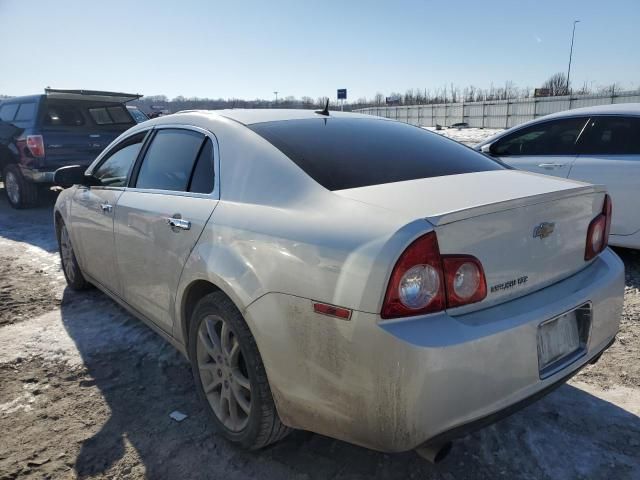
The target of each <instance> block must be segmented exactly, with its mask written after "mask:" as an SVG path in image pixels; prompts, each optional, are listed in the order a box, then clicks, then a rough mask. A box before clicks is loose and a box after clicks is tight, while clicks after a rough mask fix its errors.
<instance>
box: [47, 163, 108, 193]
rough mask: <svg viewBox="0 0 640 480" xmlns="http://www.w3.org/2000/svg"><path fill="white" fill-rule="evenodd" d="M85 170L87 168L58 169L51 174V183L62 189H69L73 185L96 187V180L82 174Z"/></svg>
mask: <svg viewBox="0 0 640 480" xmlns="http://www.w3.org/2000/svg"><path fill="white" fill-rule="evenodd" d="M86 169H87V167H81V166H80V165H70V166H68V167H62V168H59V169H57V170H56V171H55V173H54V174H53V183H54V184H55V185H58V186H60V187H62V188H69V187H72V186H74V185H85V186H87V187H90V186H92V185H98V184H99V182H98V180H97V179H96V178H94V177H92V176H90V175H85V174H84V172H85V170H86Z"/></svg>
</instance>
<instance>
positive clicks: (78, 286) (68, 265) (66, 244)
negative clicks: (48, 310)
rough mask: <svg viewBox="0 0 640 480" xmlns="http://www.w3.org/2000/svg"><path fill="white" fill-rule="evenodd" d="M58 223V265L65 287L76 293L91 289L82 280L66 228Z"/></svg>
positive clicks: (62, 223) (82, 276)
mask: <svg viewBox="0 0 640 480" xmlns="http://www.w3.org/2000/svg"><path fill="white" fill-rule="evenodd" d="M60 222H61V223H60V227H59V229H58V251H59V252H60V263H61V265H62V272H63V273H64V278H65V279H66V280H67V285H69V288H71V290H76V291H79V290H86V289H88V288H91V284H90V283H89V282H87V280H86V279H85V278H84V275H83V274H82V270H80V265H78V260H77V259H76V255H75V252H74V251H73V245H71V239H70V238H69V231H68V230H67V226H66V225H65V224H64V222H62V220H60Z"/></svg>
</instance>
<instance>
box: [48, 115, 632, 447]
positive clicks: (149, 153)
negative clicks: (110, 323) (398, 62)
mask: <svg viewBox="0 0 640 480" xmlns="http://www.w3.org/2000/svg"><path fill="white" fill-rule="evenodd" d="M55 179H56V182H57V183H58V184H60V185H62V186H65V187H68V188H66V190H64V191H63V192H62V193H61V194H60V196H59V197H58V200H57V202H56V206H55V225H56V232H57V236H58V239H59V245H60V253H61V257H62V265H63V270H64V272H65V275H66V277H67V281H68V284H69V286H70V287H71V288H75V289H82V288H86V287H87V286H89V284H93V285H95V286H97V287H99V288H100V289H101V290H103V291H104V292H105V293H107V294H108V295H110V296H111V297H112V298H113V299H115V300H116V301H117V302H119V303H120V304H122V305H124V306H125V307H126V308H128V309H129V310H130V311H131V312H133V314H135V315H136V316H138V317H139V318H140V319H142V320H143V321H145V322H147V323H148V324H149V325H150V326H151V327H152V328H154V329H155V330H156V331H157V332H159V333H160V334H161V335H163V336H164V337H165V338H166V339H167V340H169V341H170V342H171V343H172V344H173V345H175V346H176V347H177V348H178V349H179V350H180V351H181V352H183V353H184V354H185V356H186V357H187V358H188V359H189V360H190V362H191V364H192V370H193V377H194V381H195V385H196V389H197V391H198V393H199V395H200V397H201V398H202V400H203V401H204V403H205V405H207V408H208V411H209V412H210V413H211V418H212V421H213V422H214V424H215V425H216V426H217V427H218V429H219V430H220V432H222V434H223V435H225V436H226V437H227V438H228V439H230V440H232V441H234V442H237V443H239V444H240V445H243V446H245V447H248V448H259V447H263V446H265V445H268V444H269V443H272V442H274V441H276V440H278V439H280V438H282V437H283V436H284V435H285V434H286V433H287V432H288V431H289V428H298V429H305V430H311V431H314V432H318V433H321V434H323V435H327V436H330V437H334V438H338V439H342V440H346V441H348V442H352V443H356V444H358V445H363V446H366V447H369V448H373V449H377V450H382V451H388V452H398V451H405V450H410V449H417V450H418V451H419V452H420V453H421V454H422V455H423V456H425V457H427V458H429V459H431V460H438V459H440V458H442V457H443V455H444V454H445V453H446V452H447V446H448V445H449V441H450V440H451V439H452V438H454V437H456V436H459V435H462V434H464V433H465V432H467V431H469V430H472V429H474V428H478V427H480V426H482V425H486V424H487V423H489V422H492V421H496V420H497V419H499V418H500V417H502V416H505V415H508V414H509V413H511V412H513V411H514V410H516V409H517V408H519V407H522V406H524V405H526V404H527V403H528V402H531V401H533V400H535V399H536V398H538V397H540V396H541V395H543V394H545V393H547V392H548V391H550V389H552V388H554V387H556V386H558V385H560V384H562V383H563V382H564V381H566V379H567V378H569V377H570V376H571V375H573V374H575V373H576V372H577V371H578V370H579V369H580V368H582V367H583V366H585V365H586V364H588V363H589V362H594V361H595V360H596V359H597V358H598V357H599V355H600V354H601V353H602V352H603V351H604V350H605V349H606V348H607V347H608V346H609V345H610V344H611V343H612V342H613V340H614V337H615V335H616V332H617V331H618V324H619V318H620V314H621V311H622V298H623V291H624V267H623V264H622V262H621V261H620V259H619V258H618V257H617V256H616V254H615V253H613V252H612V251H611V250H610V249H608V248H606V246H607V235H608V230H609V221H610V218H611V202H610V199H609V197H608V195H607V194H606V192H605V190H604V188H603V187H602V186H595V185H587V184H584V183H579V182H573V181H570V180H565V179H556V178H552V177H547V176H542V175H534V174H531V173H529V172H520V171H516V170H512V169H507V168H505V167H504V166H503V165H501V164H500V163H498V162H496V161H494V160H492V159H490V158H488V157H486V156H484V155H481V154H479V153H477V152H475V151H473V150H472V149H470V148H468V147H465V146H463V145H461V144H459V143H457V142H454V141H452V140H449V139H446V138H443V137H441V136H440V135H437V134H435V133H431V132H428V131H425V130H424V129H421V128H418V127H414V126H411V125H407V124H405V123H400V122H396V121H392V120H387V119H382V118H378V117H371V116H367V115H357V114H348V113H339V112H336V113H334V112H331V113H329V112H328V111H321V112H313V111H305V110H223V111H218V112H184V113H180V114H175V115H171V116H166V117H160V118H157V119H153V120H149V121H146V122H143V123H141V124H139V125H137V126H135V127H133V128H131V129H130V130H128V131H127V132H126V133H125V134H123V135H121V136H120V137H119V138H118V139H117V140H116V141H114V142H113V143H112V144H111V145H110V146H109V147H108V148H107V149H106V150H105V151H104V152H103V153H102V154H101V155H100V156H99V157H98V158H97V159H96V160H95V162H94V163H93V164H92V165H91V166H90V167H89V169H88V170H87V171H86V172H85V169H84V168H81V167H66V168H64V169H60V170H58V171H57V172H56V174H55ZM150 401H152V400H150Z"/></svg>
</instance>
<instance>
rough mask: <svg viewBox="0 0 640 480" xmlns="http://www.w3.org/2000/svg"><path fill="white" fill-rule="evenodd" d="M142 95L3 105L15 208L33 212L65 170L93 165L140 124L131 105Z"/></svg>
mask: <svg viewBox="0 0 640 480" xmlns="http://www.w3.org/2000/svg"><path fill="white" fill-rule="evenodd" d="M141 96H142V95H135V94H127V93H115V92H99V91H91V90H56V89H50V88H47V89H45V93H44V94H41V95H30V96H24V97H13V98H10V99H7V100H4V101H3V102H2V103H0V175H2V179H3V181H4V187H5V192H6V194H7V198H8V200H9V203H10V204H11V206H12V207H14V208H25V207H28V206H32V205H34V204H36V203H37V201H38V193H39V191H40V190H41V189H42V188H48V187H49V186H51V184H52V182H53V173H54V172H55V170H56V169H58V168H60V167H63V166H65V165H87V166H88V165H89V164H90V163H91V162H92V161H93V159H94V158H96V156H97V155H98V154H99V153H100V152H101V151H102V150H103V149H104V148H105V147H106V146H107V145H109V143H111V141H112V140H113V139H115V138H116V137H117V136H118V135H120V134H121V133H122V132H124V131H125V130H127V129H128V128H130V127H132V126H133V125H134V124H135V123H136V119H134V117H133V116H132V114H131V113H130V111H129V109H127V106H126V103H127V102H129V101H131V100H136V99H138V98H140V97H141Z"/></svg>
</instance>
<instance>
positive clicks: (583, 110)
mask: <svg viewBox="0 0 640 480" xmlns="http://www.w3.org/2000/svg"><path fill="white" fill-rule="evenodd" d="M591 115H627V116H640V103H614V104H610V105H595V106H592V107H580V108H574V109H572V110H564V111H562V112H557V113H551V114H549V115H545V116H543V117H538V118H535V119H533V120H529V121H528V122H524V123H520V124H518V125H515V126H513V127H511V128H508V129H507V130H502V131H501V132H498V133H496V134H495V135H491V136H490V137H487V138H485V139H484V140H482V141H481V142H480V143H478V144H476V145H474V147H473V148H475V149H479V148H480V147H482V146H483V145H487V144H489V143H493V142H495V141H496V140H498V139H500V138H502V137H504V136H506V135H508V134H510V133H512V132H516V131H518V130H520V129H522V128H526V127H529V126H531V125H536V124H538V123H544V122H547V121H549V120H557V119H560V118H573V117H585V116H591Z"/></svg>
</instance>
